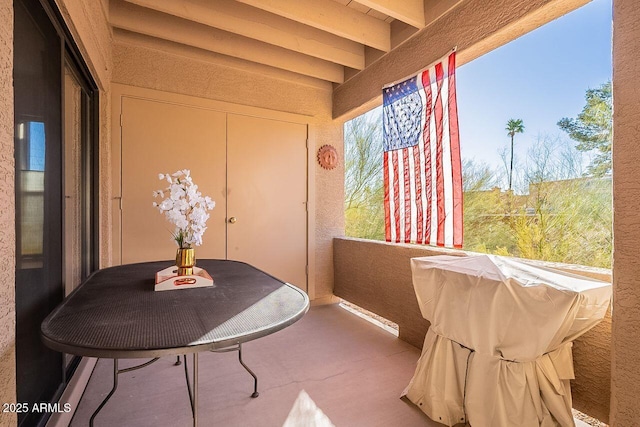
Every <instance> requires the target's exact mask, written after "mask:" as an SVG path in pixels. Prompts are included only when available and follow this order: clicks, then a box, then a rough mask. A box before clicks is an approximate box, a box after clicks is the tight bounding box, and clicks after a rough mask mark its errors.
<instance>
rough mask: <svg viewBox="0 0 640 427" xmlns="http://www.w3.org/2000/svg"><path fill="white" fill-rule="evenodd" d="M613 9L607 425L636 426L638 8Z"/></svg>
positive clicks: (633, 2)
mask: <svg viewBox="0 0 640 427" xmlns="http://www.w3.org/2000/svg"><path fill="white" fill-rule="evenodd" d="M613 3H614V8H613V135H614V137H613V208H614V209H613V247H614V252H613V284H614V306H613V359H612V372H611V374H612V375H611V377H612V378H611V421H612V425H614V426H621V427H622V426H637V425H640V369H639V366H640V352H638V343H639V342H640V341H639V338H638V337H640V258H639V257H638V242H640V197H639V196H640V173H639V172H640V166H639V165H640V149H638V138H639V136H638V135H639V133H638V130H639V128H640V84H639V83H638V77H639V76H640V56H638V52H639V51H640V8H639V7H638V2H637V0H615V1H614V2H613Z"/></svg>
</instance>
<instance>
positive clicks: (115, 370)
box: [89, 359, 118, 427]
mask: <svg viewBox="0 0 640 427" xmlns="http://www.w3.org/2000/svg"><path fill="white" fill-rule="evenodd" d="M117 388H118V359H113V388H112V389H111V391H110V392H109V394H107V397H105V398H104V400H103V401H102V403H101V404H100V406H98V409H96V410H95V412H94V413H93V414H91V418H90V419H89V426H90V427H93V420H94V419H95V417H96V415H98V412H100V410H102V408H103V407H104V405H106V404H107V402H108V401H109V399H111V396H113V393H115V392H116V389H117Z"/></svg>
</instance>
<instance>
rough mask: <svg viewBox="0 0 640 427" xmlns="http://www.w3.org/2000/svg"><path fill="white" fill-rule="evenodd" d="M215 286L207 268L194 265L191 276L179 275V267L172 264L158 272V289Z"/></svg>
mask: <svg viewBox="0 0 640 427" xmlns="http://www.w3.org/2000/svg"><path fill="white" fill-rule="evenodd" d="M207 286H214V284H213V279H212V278H211V276H209V273H207V271H206V270H204V269H202V268H198V267H193V274H192V275H190V276H178V267H176V266H175V265H172V266H171V267H167V268H165V269H164V270H160V271H158V272H157V273H156V286H155V287H154V290H156V291H171V290H174V289H189V288H204V287H207Z"/></svg>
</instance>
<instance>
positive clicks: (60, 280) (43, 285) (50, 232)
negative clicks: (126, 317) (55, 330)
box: [14, 0, 97, 426]
mask: <svg viewBox="0 0 640 427" xmlns="http://www.w3.org/2000/svg"><path fill="white" fill-rule="evenodd" d="M14 20H15V27H14V28H15V30H14V31H15V33H14V94H15V100H14V105H15V151H14V153H15V189H16V192H15V202H16V377H17V378H16V379H17V401H18V402H21V403H22V402H25V403H28V404H29V407H32V406H33V403H40V402H51V401H55V400H56V399H57V398H58V397H59V395H60V393H61V391H62V390H63V388H64V386H65V385H66V383H67V381H68V377H69V375H70V374H71V373H72V370H73V368H74V366H75V364H74V358H72V357H68V356H67V357H65V356H64V355H62V354H60V353H58V352H55V351H51V350H49V349H47V348H46V347H45V346H44V345H43V344H42V343H41V340H40V323H41V322H42V320H43V319H44V318H45V317H46V316H47V315H48V314H49V313H50V312H51V311H52V310H53V309H54V308H55V306H56V305H58V304H59V303H60V302H61V301H62V299H63V298H64V296H65V295H66V294H68V293H69V292H70V291H71V290H72V289H73V288H74V287H76V286H77V285H78V284H79V283H80V282H81V281H82V280H83V279H84V278H85V277H87V275H88V274H89V273H90V272H91V271H92V270H93V269H94V268H95V241H94V234H95V233H94V232H93V230H94V229H95V221H94V219H93V218H94V210H95V209H93V208H92V206H93V205H94V200H93V194H94V191H93V190H94V182H93V181H94V170H93V166H92V165H93V163H94V162H93V156H95V155H97V152H96V151H95V150H94V149H93V144H94V140H95V137H94V135H93V127H92V125H91V124H92V115H94V113H93V108H92V105H93V103H95V95H94V93H95V92H94V90H93V89H92V87H91V85H90V83H89V82H88V81H87V79H86V77H85V76H86V75H85V74H84V73H82V72H80V70H81V69H82V67H81V66H80V65H79V64H78V63H77V61H76V60H75V59H74V55H73V46H70V44H69V39H68V35H67V34H65V32H64V31H63V27H62V26H61V25H60V21H59V19H58V17H57V15H56V13H55V9H54V8H53V7H52V4H50V3H49V2H43V3H42V4H41V2H40V1H38V0H15V1H14ZM43 417H46V414H40V413H21V414H19V415H18V423H19V425H20V426H35V425H38V424H40V423H42V421H44V420H43Z"/></svg>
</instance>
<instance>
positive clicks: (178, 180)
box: [153, 169, 216, 249]
mask: <svg viewBox="0 0 640 427" xmlns="http://www.w3.org/2000/svg"><path fill="white" fill-rule="evenodd" d="M190 175H191V171H190V170H189V169H183V170H179V171H177V172H175V173H173V174H168V173H166V174H165V173H161V174H158V179H160V180H165V179H166V180H167V182H168V183H169V186H168V187H167V188H165V189H164V190H157V191H154V192H153V197H165V193H166V194H167V197H166V198H165V199H164V200H162V202H160V203H156V202H153V206H154V207H156V208H157V209H158V210H159V211H160V213H163V214H164V215H165V216H166V218H167V220H168V221H169V222H171V223H173V224H175V226H176V228H175V230H174V232H173V239H174V240H175V241H176V243H177V244H178V247H179V248H181V249H189V248H191V247H192V245H194V246H200V245H201V244H202V235H203V234H204V232H205V230H206V229H207V226H206V223H207V220H208V219H209V214H208V213H207V211H210V210H211V209H213V208H214V207H215V206H216V202H214V201H213V200H211V198H210V197H209V196H206V197H202V194H201V193H200V192H199V191H198V186H197V185H196V184H194V183H193V180H192V179H191V176H190Z"/></svg>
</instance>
